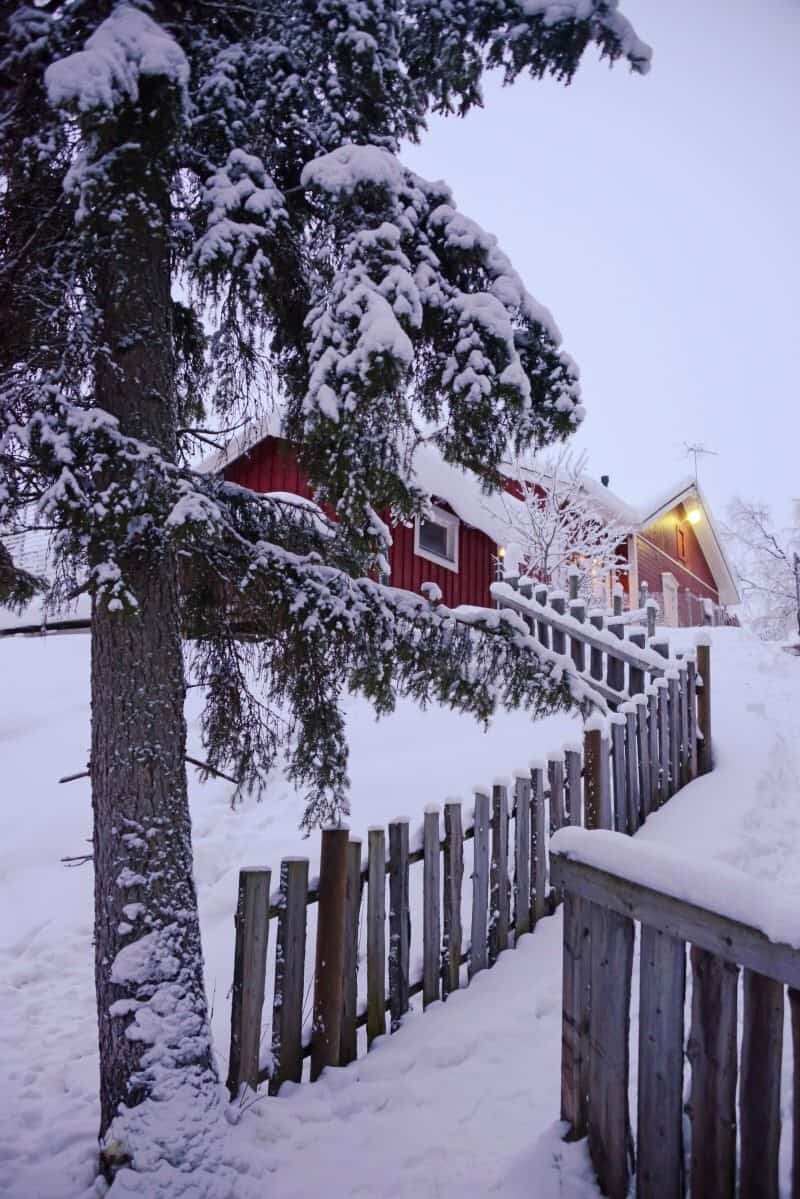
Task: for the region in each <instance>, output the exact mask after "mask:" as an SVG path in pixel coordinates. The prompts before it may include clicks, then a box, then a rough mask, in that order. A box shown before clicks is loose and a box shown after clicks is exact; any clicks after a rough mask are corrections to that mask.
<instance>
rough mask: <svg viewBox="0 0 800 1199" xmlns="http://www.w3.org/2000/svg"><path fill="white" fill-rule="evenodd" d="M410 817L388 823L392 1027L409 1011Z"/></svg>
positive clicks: (396, 1027) (396, 1026)
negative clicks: (408, 819)
mask: <svg viewBox="0 0 800 1199" xmlns="http://www.w3.org/2000/svg"><path fill="white" fill-rule="evenodd" d="M408 865H409V863H408V821H407V820H393V821H392V822H391V823H390V825H389V1004H390V1011H391V1017H392V1020H391V1031H392V1032H397V1030H398V1028H399V1027H400V1025H401V1024H402V1022H403V1016H405V1014H406V1012H407V1011H408V993H409V986H410V978H409V958H410V952H411V944H410V942H411V911H410V908H409V901H408Z"/></svg>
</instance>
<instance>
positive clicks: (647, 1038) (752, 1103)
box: [551, 839, 800, 1199]
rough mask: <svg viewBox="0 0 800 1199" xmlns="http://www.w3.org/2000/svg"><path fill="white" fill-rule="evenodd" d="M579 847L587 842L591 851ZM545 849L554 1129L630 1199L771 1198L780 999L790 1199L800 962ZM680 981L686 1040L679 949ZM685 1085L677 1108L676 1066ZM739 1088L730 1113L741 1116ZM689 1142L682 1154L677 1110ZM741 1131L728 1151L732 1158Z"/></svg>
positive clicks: (799, 1183)
mask: <svg viewBox="0 0 800 1199" xmlns="http://www.w3.org/2000/svg"><path fill="white" fill-rule="evenodd" d="M587 840H588V839H587ZM575 856H577V857H580V854H578V855H575V854H574V851H573V855H572V857H568V856H566V855H565V854H561V853H559V852H554V853H553V857H552V863H551V869H552V879H553V882H554V884H555V885H556V886H557V887H558V888H559V889H560V890H561V891H562V892H563V894H564V958H563V968H564V998H563V1032H562V1074H561V1117H562V1119H563V1120H564V1121H566V1122H567V1123H568V1124H569V1126H570V1134H569V1135H570V1136H571V1138H573V1139H577V1138H580V1137H584V1136H588V1144H589V1152H590V1155H591V1159H592V1163H593V1165H594V1168H595V1171H596V1173H597V1178H598V1182H599V1184H600V1187H601V1190H602V1191H603V1193H604V1194H605V1195H608V1196H610V1199H626V1197H627V1195H628V1193H629V1188H630V1183H631V1177H632V1175H633V1174H634V1173H635V1178H636V1195H637V1199H683V1196H684V1195H685V1194H686V1193H687V1186H688V1190H689V1191H690V1193H691V1196H692V1199H734V1196H735V1195H737V1194H738V1196H739V1199H755V1197H758V1199H778V1194H779V1186H778V1162H779V1152H780V1139H781V1094H780V1092H781V1068H782V1049H783V1025H784V1002H785V988H786V987H788V998H789V1006H790V1012H791V1026H792V1045H793V1050H794V1054H793V1056H794V1067H793V1069H794V1078H793V1090H794V1099H793V1113H792V1175H793V1176H792V1188H791V1194H792V1196H793V1199H798V1197H800V951H798V950H797V949H795V948H793V947H792V946H789V945H786V944H781V943H777V942H773V941H770V940H768V938H767V937H766V936H765V935H764V933H763V932H761V931H760V930H759V929H758V928H755V927H753V926H751V925H747V924H743V923H740V922H738V921H735V920H732V919H729V918H727V917H725V916H721V915H719V914H718V913H716V912H713V911H710V910H707V909H706V908H701V907H698V906H696V905H695V904H692V903H689V902H687V901H685V900H682V899H678V898H675V897H674V896H671V895H668V894H664V893H663V892H661V891H660V890H657V889H655V888H653V887H649V886H644V885H642V884H641V882H638V881H634V880H633V879H631V878H630V877H627V876H626V875H625V873H624V871H622V870H619V868H618V865H616V864H615V868H614V869H613V870H611V869H607V870H603V869H599V868H597V867H596V866H592V865H587V864H585V863H584V862H582V861H580V860H573V858H574V857H575ZM636 925H639V927H640V953H639V1035H638V1075H637V1084H636V1085H637V1094H636V1108H637V1129H636V1136H635V1138H634V1136H633V1133H632V1128H631V1119H630V1112H629V1081H630V1078H629V1075H630V1062H629V1053H630V1048H629V1041H630V1011H631V982H632V967H633V958H634V940H635V929H636ZM687 945H689V946H690V947H691V948H690V954H689V965H690V971H691V1015H690V1027H689V1030H688V1040H687V1037H686V1029H685V1027H684V1012H685V1006H686V996H687V963H686V947H687ZM740 971H741V973H742V999H743V1003H742V1026H743V1033H742V1037H741V1050H739V1048H738V1035H737V1030H738V1023H739V1021H738V1014H737V1005H738V997H739V976H740ZM685 1056H688V1059H689V1062H690V1064H691V1088H690V1094H689V1101H688V1105H686V1107H684V1057H685ZM737 1083H738V1110H737ZM685 1111H686V1112H688V1115H689V1121H690V1128H691V1137H690V1146H689V1150H688V1154H687V1152H686V1147H685V1145H684V1113H685ZM737 1133H738V1142H739V1154H738V1156H737Z"/></svg>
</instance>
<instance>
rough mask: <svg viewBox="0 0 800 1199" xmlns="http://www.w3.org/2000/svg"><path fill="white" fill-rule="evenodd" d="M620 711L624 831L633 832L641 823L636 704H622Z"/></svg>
mask: <svg viewBox="0 0 800 1199" xmlns="http://www.w3.org/2000/svg"><path fill="white" fill-rule="evenodd" d="M620 712H621V713H622V714H623V715H624V716H625V768H626V772H627V774H626V779H625V790H626V792H627V796H628V814H627V820H626V826H627V827H626V831H627V832H629V833H635V832H636V831H637V830H638V828H639V826H640V825H641V823H642V820H641V809H640V798H639V758H638V753H637V750H638V746H637V731H636V705H635V704H634V703H633V702H629V703H626V704H623V705H622V707H621V708H620Z"/></svg>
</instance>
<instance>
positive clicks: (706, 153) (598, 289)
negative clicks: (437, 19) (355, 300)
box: [404, 0, 800, 519]
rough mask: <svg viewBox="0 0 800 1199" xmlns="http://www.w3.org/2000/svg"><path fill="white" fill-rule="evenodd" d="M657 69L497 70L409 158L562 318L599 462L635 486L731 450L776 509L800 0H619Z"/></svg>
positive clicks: (793, 357) (782, 446) (784, 483)
mask: <svg viewBox="0 0 800 1199" xmlns="http://www.w3.org/2000/svg"><path fill="white" fill-rule="evenodd" d="M621 8H622V10H623V11H624V12H625V14H626V15H627V16H628V17H629V18H630V19H631V20H632V21H633V22H634V24H635V26H636V29H637V32H638V33H639V35H640V36H641V37H642V38H643V39H644V40H645V41H647V42H649V43H650V45H651V46H652V47H653V66H652V70H651V71H650V74H649V75H646V76H644V77H641V76H638V75H632V74H631V73H630V72H629V71H628V69H627V67H626V66H625V65H624V64H622V63H618V64H617V65H616V66H615V67H614V68H613V69H609V67H608V66H607V64H600V63H599V62H598V61H597V59H596V54H595V53H594V52H590V55H588V56H587V57H586V59H585V60H584V63H583V64H582V66H581V68H580V69H579V71H578V74H577V76H576V78H575V81H574V82H573V84H572V85H571V86H570V87H569V88H564V87H560V86H558V85H557V84H555V83H552V82H550V81H545V82H541V83H535V82H531V81H529V80H520V81H519V82H518V83H517V84H515V85H514V86H513V87H511V88H506V89H502V88H500V87H499V86H496V85H495V84H494V83H492V84H490V86H489V87H487V89H486V106H485V108H484V109H483V110H482V111H479V112H475V113H473V114H471V115H470V116H469V117H468V118H467V119H466V120H464V121H459V120H457V119H454V118H450V119H447V120H442V119H438V120H435V121H432V122H431V126H430V130H429V133H428V135H427V136H426V137H425V139H424V141H423V143H422V145H421V146H419V147H412V148H409V149H407V150H406V152H405V155H404V157H405V160H406V161H407V162H408V164H409V165H410V166H411V167H412V168H413V169H415V170H417V171H418V172H419V173H420V174H423V175H426V176H428V177H431V178H444V179H445V180H446V181H447V182H448V183H449V184H450V186H451V187H452V188H453V190H454V193H455V197H456V200H457V202H458V205H459V207H461V208H462V209H463V210H464V211H465V212H466V213H468V214H469V215H470V216H472V217H474V218H475V219H476V220H478V221H480V223H481V224H482V225H483V226H484V227H485V228H487V229H489V230H490V231H491V232H493V233H495V234H496V235H497V237H498V238H499V241H500V243H501V245H502V246H503V248H504V249H505V250H506V251H507V252H508V253H509V255H510V257H511V258H512V261H513V262H514V264H515V266H516V267H517V269H518V270H519V271H520V273H521V274H522V276H523V278H524V279H525V282H526V284H527V286H528V288H529V290H530V291H531V292H532V293H533V295H534V296H535V297H536V298H537V299H538V300H540V301H541V302H542V303H544V304H546V305H547V307H548V308H550V310H551V311H552V313H553V315H554V316H555V318H556V321H557V322H558V324H559V326H560V328H561V331H562V334H563V337H564V346H565V348H566V349H567V350H568V351H569V353H570V354H571V355H572V356H573V357H574V358H575V359H576V360H577V362H578V364H579V366H580V368H581V379H582V387H583V398H584V402H585V404H586V406H587V410H588V414H587V417H586V420H585V422H584V425H583V428H582V430H581V432H580V434H579V435H578V437H577V438H575V445H576V447H580V448H582V449H586V450H588V452H589V467H590V469H591V470H592V471H593V473H594V474H595V475H598V476H599V475H600V474H609V475H611V486H612V488H613V489H614V490H615V491H617V492H618V493H619V494H620V495H621V496H622V497H623V498H624V499H627V500H629V501H630V502H633V503H637V502H641V501H643V500H646V499H647V498H648V497H649V496H650V495H652V494H655V493H658V492H659V491H661V490H662V489H665V488H667V487H668V486H669V485H670V484H671V483H672V482H673V481H675V480H676V479H678V478H680V477H682V476H683V475H685V474H687V473H690V470H691V466H690V462H689V460H688V459H686V458H685V457H684V456H683V452H682V449H681V443H683V442H687V441H689V442H702V443H704V444H706V445H707V446H708V447H709V448H710V449H713V450H716V451H717V453H718V455H719V456H718V457H707V458H705V459H704V460H702V462H701V465H700V482H701V484H702V485H703V487H704V488H705V490H706V492H707V494H708V497H709V501H710V502H711V504H712V506H713V507H714V509H715V511H716V512H717V514H720V515H721V513H722V509H723V508H724V505H725V504H726V503H727V501H728V500H729V499H730V497H731V496H732V495H733V494H734V493H736V492H739V493H741V494H743V495H745V496H748V497H751V498H754V499H758V500H763V501H765V502H768V503H770V504H771V505H772V506H773V508H774V510H775V512H776V515H778V516H779V517H780V518H781V519H783V518H785V516H786V515H788V507H789V500H790V498H791V497H793V496H800V478H798V470H797V465H796V463H797V462H798V458H799V456H800V415H798V400H800V389H799V388H798V378H799V377H800V195H799V194H798V193H799V192H800V0H622V3H621Z"/></svg>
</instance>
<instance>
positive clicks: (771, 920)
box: [550, 827, 800, 949]
mask: <svg viewBox="0 0 800 1199" xmlns="http://www.w3.org/2000/svg"><path fill="white" fill-rule="evenodd" d="M550 852H551V854H559V855H561V856H563V857H565V858H567V859H568V860H570V861H574V862H582V863H583V864H584V865H586V866H594V867H595V869H597V870H604V871H606V872H607V873H608V874H614V875H617V876H618V877H620V878H623V879H625V880H626V881H628V882H631V883H638V884H639V885H640V886H642V887H649V888H650V889H651V890H653V891H659V892H661V893H662V894H665V895H671V896H672V897H673V898H674V899H680V900H683V901H684V902H685V903H690V904H693V905H694V906H695V907H699V908H705V909H706V910H708V911H710V912H716V913H717V915H719V916H725V917H727V918H728V919H729V920H735V921H736V922H737V923H739V924H745V925H748V926H750V927H751V928H755V929H758V930H759V931H760V932H762V933H764V935H765V936H766V937H767V938H768V939H769V940H770V941H773V942H775V943H776V944H783V945H788V946H790V947H791V948H792V949H800V910H798V907H797V904H792V903H789V902H786V901H785V900H781V899H780V898H776V897H775V895H774V892H772V891H770V890H768V889H767V888H765V887H764V884H763V881H760V880H759V879H757V878H751V877H750V876H749V875H746V874H744V873H743V872H742V871H741V870H737V869H735V867H733V866H728V865H727V864H726V863H724V862H716V861H709V859H708V857H707V855H706V856H704V857H702V858H700V857H697V858H693V857H687V856H686V853H685V851H684V850H677V849H673V848H671V847H669V846H664V845H660V844H659V845H656V844H654V843H651V842H649V841H642V840H640V839H634V838H631V837H628V836H625V835H624V834H623V833H616V832H611V831H609V830H606V829H594V830H588V829H584V828H578V827H573V828H563V829H561V830H560V831H559V832H557V833H556V834H555V835H554V836H553V838H552V840H551V842H550Z"/></svg>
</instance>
